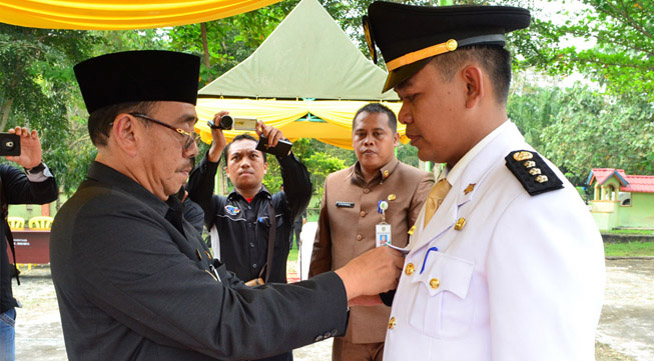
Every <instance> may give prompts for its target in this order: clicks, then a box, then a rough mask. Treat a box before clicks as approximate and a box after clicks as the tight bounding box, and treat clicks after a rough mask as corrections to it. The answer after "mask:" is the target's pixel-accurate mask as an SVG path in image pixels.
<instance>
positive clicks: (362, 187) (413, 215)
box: [309, 103, 433, 361]
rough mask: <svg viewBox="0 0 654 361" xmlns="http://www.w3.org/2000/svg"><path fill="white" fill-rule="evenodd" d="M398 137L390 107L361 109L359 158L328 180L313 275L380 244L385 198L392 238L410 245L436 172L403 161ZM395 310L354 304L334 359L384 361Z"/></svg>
mask: <svg viewBox="0 0 654 361" xmlns="http://www.w3.org/2000/svg"><path fill="white" fill-rule="evenodd" d="M398 142H399V135H398V134H397V120H396V117H395V114H394V113H393V112H392V111H391V110H390V109H388V108H387V107H385V106H383V105H381V104H377V103H370V104H368V105H366V106H364V107H363V108H361V109H359V111H358V112H357V113H356V115H355V116H354V120H353V122H352V147H353V148H354V152H355V153H356V156H357V159H358V162H357V163H356V164H354V165H353V166H352V167H350V168H347V169H343V170H341V171H338V172H335V173H333V174H330V175H329V176H328V177H327V179H326V181H325V191H324V194H323V198H322V203H321V204H322V208H321V210H320V219H319V221H318V230H317V231H316V239H315V242H314V246H313V254H312V256H311V266H310V269H309V277H312V276H315V275H317V274H320V273H323V272H327V271H331V270H334V269H337V268H339V267H341V266H342V265H344V264H346V263H347V262H348V261H349V260H351V259H352V258H354V257H356V256H358V255H360V254H362V253H364V252H365V251H367V250H370V249H372V248H375V246H376V243H375V238H376V227H375V226H376V225H377V224H378V223H381V222H382V215H381V214H380V213H379V212H378V207H379V202H380V201H385V202H386V204H387V206H388V208H387V209H386V210H385V212H384V216H385V221H386V223H388V224H389V225H390V227H391V243H392V244H393V245H395V246H399V247H404V246H406V244H407V239H408V234H407V232H408V231H409V230H410V229H411V227H412V226H413V224H414V222H415V221H416V219H417V218H418V213H419V212H420V209H421V207H422V204H423V202H424V200H425V199H426V197H427V193H429V190H430V189H431V187H432V185H433V176H432V175H431V174H430V173H427V172H424V171H421V170H418V169H416V168H414V167H411V166H409V165H406V164H404V163H402V162H400V161H398V160H397V158H395V154H394V148H395V147H396V146H397V145H398ZM382 208H383V206H382ZM389 313H390V307H387V306H385V305H376V306H372V307H352V309H351V311H350V323H349V327H348V329H347V333H346V335H345V337H339V338H336V339H334V346H333V352H332V360H335V361H337V360H347V361H355V360H381V359H382V354H383V347H384V338H385V335H386V328H387V323H388V317H389Z"/></svg>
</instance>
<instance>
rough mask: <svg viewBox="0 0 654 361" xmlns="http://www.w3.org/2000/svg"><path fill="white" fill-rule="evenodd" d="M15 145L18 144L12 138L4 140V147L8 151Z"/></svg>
mask: <svg viewBox="0 0 654 361" xmlns="http://www.w3.org/2000/svg"><path fill="white" fill-rule="evenodd" d="M15 146H16V144H15V143H14V141H13V140H11V139H5V140H4V141H3V142H2V149H4V150H6V151H11V150H14V147H15Z"/></svg>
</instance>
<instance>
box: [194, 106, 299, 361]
mask: <svg viewBox="0 0 654 361" xmlns="http://www.w3.org/2000/svg"><path fill="white" fill-rule="evenodd" d="M226 114H227V113H226V112H220V113H218V114H216V116H215V117H214V122H215V123H217V122H218V120H219V119H220V117H222V116H223V115H226ZM211 134H212V136H213V139H214V141H213V143H212V144H211V148H210V149H209V151H208V152H207V154H206V156H205V157H204V158H203V159H202V161H201V162H200V164H199V165H198V167H197V168H195V169H194V170H193V172H191V176H190V178H189V183H188V192H189V198H190V199H191V200H193V201H194V202H196V203H198V204H199V205H200V206H201V207H202V210H203V211H204V215H205V224H206V226H207V229H208V230H209V233H210V234H211V238H212V247H213V252H214V257H215V258H218V259H220V260H221V261H222V262H223V263H224V264H225V266H226V267H227V270H229V271H232V272H234V273H235V274H236V275H237V276H238V277H239V278H240V279H242V280H254V281H253V282H252V283H255V284H256V283H261V282H275V283H286V259H287V258H288V251H289V243H288V239H289V237H290V235H291V231H292V227H293V222H294V220H295V219H296V218H297V217H298V216H299V215H300V214H301V213H302V211H303V210H304V209H305V208H306V207H307V205H308V204H309V200H310V199H311V181H310V179H309V173H308V172H307V169H306V168H305V167H304V165H303V164H302V163H300V161H299V160H298V159H297V158H296V157H295V156H294V155H293V153H290V154H288V155H286V156H282V157H277V161H278V162H279V165H280V168H281V173H282V178H283V181H284V190H283V191H281V192H277V193H274V194H271V193H270V192H269V191H268V189H266V187H265V186H264V185H263V184H262V181H263V176H264V174H265V173H266V171H267V167H268V163H267V162H266V153H264V152H261V151H260V150H257V149H256V146H257V140H256V139H255V138H253V137H252V136H249V135H247V134H242V135H238V136H237V137H235V138H234V140H233V141H232V142H231V143H229V144H228V145H227V146H226V147H225V136H224V135H223V133H222V130H220V129H212V132H211ZM257 134H258V135H259V136H264V137H266V138H267V139H269V142H270V143H269V145H271V146H274V145H275V144H277V142H278V141H279V140H280V139H282V138H283V134H282V132H281V131H280V130H278V129H276V128H274V127H270V126H266V125H264V123H263V122H262V121H259V122H258V124H257ZM223 148H224V151H223ZM221 154H222V157H223V158H224V160H225V163H226V165H227V175H228V176H229V179H230V180H231V181H232V184H233V185H234V191H232V192H231V193H230V194H229V195H228V196H227V197H224V196H219V195H215V194H213V185H214V184H213V180H214V178H215V175H216V170H217V168H218V163H219V161H220V158H221ZM273 217H274V222H272V218H273ZM273 223H274V225H275V228H276V229H275V232H274V233H272V232H270V228H271V226H272V225H273ZM271 237H273V238H272V239H271ZM273 244H274V246H273V247H272V249H270V246H271V245H273ZM269 252H272V255H271V257H272V263H271V264H268V253H269ZM292 359H293V355H292V353H290V352H288V353H285V354H283V355H278V356H275V357H271V358H267V359H265V360H269V361H270V360H276V361H282V360H292Z"/></svg>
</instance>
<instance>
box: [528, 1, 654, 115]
mask: <svg viewBox="0 0 654 361" xmlns="http://www.w3.org/2000/svg"><path fill="white" fill-rule="evenodd" d="M549 2H553V1H552V0H549ZM581 2H582V3H583V4H584V5H585V6H584V8H583V9H581V10H578V11H575V12H573V11H571V10H569V9H570V7H568V6H565V5H564V6H561V7H560V10H559V11H558V12H557V16H554V17H550V18H547V19H545V18H535V19H534V20H533V24H532V26H531V27H530V29H531V30H530V31H529V32H522V33H519V34H518V35H519V37H520V38H521V42H520V43H519V48H520V51H519V53H520V54H521V55H522V56H523V57H524V58H525V59H524V61H525V63H526V64H528V65H531V66H536V67H537V68H538V69H540V70H543V71H546V72H548V73H550V74H553V75H568V74H571V73H572V72H575V71H577V72H580V73H582V74H585V75H586V76H588V77H589V78H590V79H592V80H594V81H596V82H598V83H599V84H601V85H605V86H606V87H607V89H608V90H609V91H610V92H611V93H612V94H615V95H632V96H640V97H643V98H645V99H647V100H648V101H650V102H652V101H654V56H652V55H654V32H653V31H652V29H654V18H653V17H652V13H653V12H654V3H652V2H651V1H634V0H628V1H623V0H581ZM556 3H561V2H560V1H556ZM561 20H562V23H561ZM575 38H576V39H583V40H586V41H588V42H590V44H592V47H591V48H589V49H583V48H577V47H575V46H574V45H563V46H562V45H561V44H564V41H566V40H570V39H575ZM529 42H530V43H531V45H529V44H528V43H529Z"/></svg>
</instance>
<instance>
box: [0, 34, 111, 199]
mask: <svg viewBox="0 0 654 361" xmlns="http://www.w3.org/2000/svg"><path fill="white" fill-rule="evenodd" d="M100 41H101V39H100V38H98V37H97V36H95V35H93V34H91V33H87V32H81V31H69V30H48V29H31V28H23V27H17V26H11V25H7V24H0V129H2V130H3V131H5V130H6V129H8V128H10V127H14V126H17V125H20V126H26V127H29V128H30V129H36V130H37V131H38V132H39V135H40V137H41V144H42V147H43V159H44V160H45V161H46V162H47V164H48V165H49V166H50V168H51V169H52V170H53V173H54V174H55V176H56V178H57V181H58V183H59V185H60V186H62V188H63V190H64V191H68V190H70V189H74V188H76V187H77V184H79V181H80V180H81V179H82V177H84V175H85V174H86V172H85V171H84V172H82V173H78V172H79V169H85V168H86V167H87V164H88V158H89V154H88V153H86V154H85V153H83V152H84V151H88V147H87V146H86V145H87V144H84V140H85V138H84V134H85V133H86V132H85V131H80V129H81V128H82V127H81V125H82V124H80V120H79V117H76V116H74V114H77V113H79V112H80V109H83V107H82V103H81V101H80V98H79V93H78V91H77V85H76V83H75V81H74V75H73V69H72V67H73V65H74V64H76V63H77V62H79V61H81V60H83V59H86V58H87V57H89V54H90V53H91V51H92V49H93V46H94V45H95V44H98V43H99V42H100ZM84 112H85V111H84ZM84 128H85V127H84ZM86 138H87V139H88V137H86Z"/></svg>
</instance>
